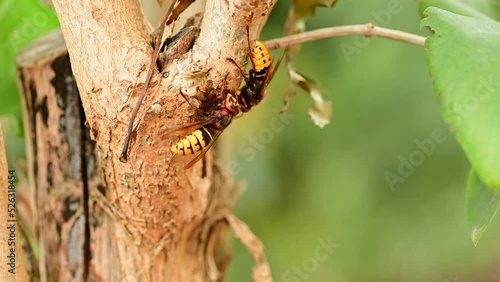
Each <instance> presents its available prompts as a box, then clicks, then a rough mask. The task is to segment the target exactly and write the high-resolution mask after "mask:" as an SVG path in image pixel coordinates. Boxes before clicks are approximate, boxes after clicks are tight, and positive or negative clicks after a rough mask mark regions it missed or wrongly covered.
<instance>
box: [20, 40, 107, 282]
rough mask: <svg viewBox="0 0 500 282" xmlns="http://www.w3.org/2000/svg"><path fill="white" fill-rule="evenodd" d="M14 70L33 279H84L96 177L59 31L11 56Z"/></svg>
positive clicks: (94, 213) (90, 143)
mask: <svg viewBox="0 0 500 282" xmlns="http://www.w3.org/2000/svg"><path fill="white" fill-rule="evenodd" d="M18 74H19V89H20V92H21V98H22V99H21V100H22V105H23V119H24V124H25V137H26V143H27V153H28V154H27V155H28V171H29V176H30V180H31V184H32V185H30V187H31V195H32V197H33V199H32V202H33V203H34V206H35V213H34V215H35V217H34V218H35V223H34V225H35V229H36V236H37V241H38V250H39V257H40V260H39V265H38V269H39V271H40V279H41V280H42V281H84V280H85V279H86V278H87V277H88V275H89V269H90V246H89V232H90V224H89V207H92V202H90V203H89V197H88V191H89V189H90V190H97V189H98V187H99V185H100V180H99V175H98V174H97V170H96V160H95V154H94V147H95V143H94V142H93V141H91V140H90V136H89V131H88V129H87V128H86V127H85V116H84V113H83V108H82V105H81V101H80V96H79V93H78V89H77V87H76V82H75V79H74V76H73V74H72V73H71V68H70V61H69V56H68V52H67V50H66V46H65V44H64V40H63V38H62V34H61V32H55V33H51V34H49V35H46V36H45V37H43V38H40V39H39V40H37V41H36V42H34V43H33V44H32V45H31V46H29V47H27V48H26V49H25V50H24V51H23V52H22V53H21V54H20V55H19V57H18ZM91 214H92V216H93V218H92V219H93V221H97V220H98V218H99V217H100V213H99V211H92V213H91ZM32 279H35V280H36V279H37V277H33V278H32Z"/></svg>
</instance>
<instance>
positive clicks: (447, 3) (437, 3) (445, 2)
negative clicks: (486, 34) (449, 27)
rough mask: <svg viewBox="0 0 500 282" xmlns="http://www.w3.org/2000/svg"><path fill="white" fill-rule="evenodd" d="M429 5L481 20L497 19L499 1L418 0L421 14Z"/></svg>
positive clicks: (499, 15) (498, 16)
mask: <svg viewBox="0 0 500 282" xmlns="http://www.w3.org/2000/svg"><path fill="white" fill-rule="evenodd" d="M430 6H434V7H438V8H441V9H443V10H447V11H449V12H453V13H455V14H459V15H462V16H468V17H473V18H476V19H483V20H499V18H500V2H499V1H496V2H495V1H478V0H420V2H419V10H420V13H421V14H423V12H424V10H425V9H427V8H428V7H430Z"/></svg>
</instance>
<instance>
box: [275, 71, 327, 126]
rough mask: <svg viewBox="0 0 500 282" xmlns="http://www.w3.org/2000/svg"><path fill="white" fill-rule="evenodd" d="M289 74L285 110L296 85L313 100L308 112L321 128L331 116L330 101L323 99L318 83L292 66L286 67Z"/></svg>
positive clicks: (295, 89)
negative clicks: (289, 82)
mask: <svg viewBox="0 0 500 282" xmlns="http://www.w3.org/2000/svg"><path fill="white" fill-rule="evenodd" d="M288 73H289V74H290V80H291V85H290V87H289V88H288V92H287V100H285V110H286V107H287V105H288V99H289V97H290V95H293V94H294V93H295V92H296V91H297V86H298V87H300V88H302V89H303V90H305V91H306V92H307V93H309V95H310V96H311V98H312V99H313V101H314V105H313V106H312V107H311V108H309V111H308V114H309V116H310V117H311V119H312V121H313V122H314V124H315V125H317V126H318V127H320V128H323V127H324V126H325V125H327V124H329V123H330V119H331V117H332V112H333V111H332V102H328V101H325V100H324V99H323V96H322V95H321V90H320V87H319V86H318V84H317V83H316V82H315V81H314V80H312V79H310V78H308V77H305V76H304V75H302V74H300V73H299V72H297V71H296V70H295V69H293V68H288Z"/></svg>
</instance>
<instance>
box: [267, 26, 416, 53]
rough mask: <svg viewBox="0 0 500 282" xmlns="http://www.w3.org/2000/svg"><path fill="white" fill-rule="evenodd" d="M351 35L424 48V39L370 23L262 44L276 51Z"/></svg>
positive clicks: (324, 30) (304, 34) (294, 35)
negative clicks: (394, 41)
mask: <svg viewBox="0 0 500 282" xmlns="http://www.w3.org/2000/svg"><path fill="white" fill-rule="evenodd" d="M353 35H363V36H366V37H375V36H376V37H382V38H387V39H392V40H396V41H401V42H406V43H410V44H414V45H418V46H424V44H425V37H422V36H419V35H416V34H411V33H407V32H404V31H400V30H393V29H387V28H383V27H378V26H375V25H374V24H372V23H368V24H362V25H346V26H335V27H328V28H322V29H317V30H312V31H307V32H304V33H299V34H293V35H289V36H285V37H282V38H278V39H273V40H268V41H265V42H264V44H266V46H267V47H268V48H269V50H276V49H280V48H287V47H290V46H293V45H296V44H300V43H304V42H309V41H315V40H319V39H324V38H330V37H339V36H353Z"/></svg>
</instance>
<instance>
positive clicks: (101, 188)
mask: <svg viewBox="0 0 500 282" xmlns="http://www.w3.org/2000/svg"><path fill="white" fill-rule="evenodd" d="M53 2H54V7H55V9H56V12H57V14H58V17H59V20H60V22H61V29H62V33H63V35H64V40H65V41H66V46H67V52H68V53H69V58H70V59H71V70H72V73H73V74H74V77H75V78H76V82H77V85H78V90H79V95H80V98H81V103H82V106H83V111H79V109H76V108H73V110H72V111H71V113H72V114H75V115H76V113H77V112H78V113H79V119H77V118H76V117H75V120H68V118H67V115H69V114H70V113H69V112H68V111H66V110H65V109H64V108H62V107H61V105H60V103H59V99H60V98H58V97H60V95H61V93H62V92H60V88H58V86H57V85H55V84H54V83H53V81H57V79H56V78H57V77H58V76H59V75H63V76H64V74H60V73H59V70H58V69H57V67H56V64H55V62H58V60H59V59H61V58H66V59H61V60H67V57H65V56H64V55H63V56H62V57H57V58H59V59H56V58H52V60H48V61H47V62H44V63H39V64H37V65H36V66H29V67H28V66H23V67H22V69H21V71H20V73H21V74H22V76H21V77H22V81H23V83H22V85H23V89H24V90H25V93H26V94H25V98H24V106H25V109H24V110H25V121H26V123H25V124H26V126H28V128H27V135H26V136H27V138H28V140H29V142H30V144H31V147H32V149H31V151H30V154H31V155H32V156H33V158H32V159H31V161H30V171H32V175H31V179H32V180H33V181H34V183H36V184H33V185H32V188H33V191H35V193H34V196H35V199H36V203H37V209H38V218H37V219H38V225H37V226H38V236H40V244H41V246H40V247H41V261H40V272H41V276H42V280H43V281H46V280H49V281H52V280H59V281H70V280H72V281H75V280H76V281H79V280H85V279H88V280H91V281H220V280H222V279H223V277H224V274H225V273H224V270H225V269H226V266H227V263H228V260H229V253H228V250H225V240H226V238H225V235H226V233H227V229H228V227H229V224H228V222H229V223H231V224H230V225H231V226H232V227H235V226H240V227H237V228H236V232H237V234H239V237H241V238H253V239H255V240H256V241H254V242H258V240H257V239H256V237H251V236H250V235H248V236H250V237H248V236H244V235H242V234H251V232H250V231H249V230H247V229H244V231H242V230H243V229H242V228H241V225H240V224H237V223H236V222H237V221H236V219H234V217H232V216H230V211H231V210H232V208H233V204H234V201H235V198H236V196H237V189H235V187H234V185H233V183H232V182H231V180H230V179H229V177H228V176H227V175H225V174H224V172H223V171H221V169H220V168H219V166H217V161H216V160H215V158H214V155H213V154H212V152H209V153H208V154H207V155H206V156H205V159H204V160H203V161H200V162H199V163H198V164H196V165H195V166H194V167H193V168H192V169H190V170H187V171H184V170H183V169H179V168H178V167H176V166H173V165H171V164H172V163H171V161H172V154H171V152H170V151H169V148H170V146H171V145H172V141H173V140H171V139H170V138H165V136H164V133H165V132H166V131H167V130H169V129H172V128H174V127H177V126H179V125H182V124H184V123H186V122H189V121H192V115H193V113H192V112H193V111H192V109H190V108H189V106H188V105H187V104H186V103H185V102H184V101H183V99H182V98H181V97H180V96H179V95H177V93H178V92H179V90H180V89H182V91H183V93H186V94H187V95H189V96H192V98H193V99H194V100H196V99H200V98H202V97H203V98H208V97H209V96H211V95H219V93H220V89H221V87H222V86H223V85H224V86H225V87H226V89H228V90H230V91H232V92H233V93H235V92H236V91H237V88H238V86H239V84H240V81H241V77H240V76H239V73H238V70H237V69H236V68H235V67H234V66H233V65H231V63H228V62H227V61H226V58H227V57H231V58H234V59H235V60H236V61H237V62H238V63H243V62H244V61H245V60H246V58H247V53H248V50H247V44H246V31H245V28H246V26H251V27H254V26H257V25H259V24H262V22H261V21H262V20H265V18H266V17H267V15H268V12H269V11H270V9H271V7H272V3H271V2H270V1H265V0H252V1H245V0H238V1H236V0H234V1H222V0H208V1H207V4H206V9H205V13H204V16H203V21H202V23H201V32H200V34H199V37H198V38H197V40H196V42H195V44H194V46H193V48H192V49H191V50H190V52H188V53H186V54H184V55H183V56H181V57H180V58H178V59H177V60H174V61H172V62H171V64H169V65H167V66H166V67H165V69H164V71H163V72H161V73H160V72H159V71H158V70H157V69H155V70H154V73H153V76H152V78H151V83H150V86H149V89H148V93H147V96H146V99H145V100H144V103H143V105H142V108H141V109H140V111H139V114H138V123H137V124H138V125H137V127H136V131H135V132H134V134H133V136H132V142H131V148H130V150H129V159H128V162H127V163H122V162H120V161H119V160H118V158H119V156H120V153H121V148H122V145H123V139H124V136H125V133H126V129H127V125H128V121H129V118H130V114H131V111H132V108H133V106H134V105H135V102H136V100H137V98H138V95H139V93H140V90H141V87H142V86H143V82H144V81H145V75H146V73H147V71H148V70H147V66H148V65H149V60H150V56H151V54H152V47H151V39H150V36H149V34H148V32H147V28H146V26H145V24H144V18H143V15H142V10H141V7H140V6H139V3H138V1H135V0H115V1H87V2H86V1H70V0H56V1H53ZM65 62H67V61H65ZM228 71H229V76H228V80H227V81H223V79H224V77H225V76H226V74H227V73H228ZM64 77H67V76H64ZM49 82H50V83H49ZM71 85H73V86H71V87H74V84H71ZM66 87H68V86H66ZM74 90H75V91H76V88H75V89H74ZM72 93H73V92H72ZM75 93H76V92H75ZM77 96H78V95H77ZM68 97H69V95H67V96H66V99H69V98H68ZM71 97H73V96H71ZM68 104H69V103H67V105H68ZM85 119H86V123H85V124H86V125H87V126H88V128H89V131H88V132H89V133H88V134H89V135H90V137H91V139H92V140H95V143H93V142H92V141H89V139H87V137H88V136H87V135H86V133H85V132H87V131H86V130H85V128H84V127H82V126H81V124H82V123H83V121H84V120H85ZM64 123H65V124H66V125H65V129H66V130H67V131H64V132H62V131H61V126H63V124H64ZM71 130H73V131H71ZM28 131H29V132H28ZM28 133H29V134H28ZM75 136H80V137H78V138H76V139H78V140H79V142H80V143H79V145H78V144H77V143H75V142H76V141H74V140H73V139H72V137H75ZM76 139H75V140H76ZM72 140H73V141H72ZM78 146H80V151H78V149H76V147H78ZM93 146H95V153H91V152H93V150H92V149H94V147H93ZM73 150H76V151H75V152H79V153H78V154H77V155H78V156H80V157H81V159H80V163H78V165H76V166H79V167H80V168H81V169H82V170H81V171H80V173H74V172H73V170H72V169H74V166H72V157H71V152H73ZM94 154H95V155H94ZM90 167H92V169H91V168H90ZM82 171H83V173H82ZM252 236H253V235H252ZM259 244H260V243H259ZM251 251H252V252H254V257H256V258H258V260H259V261H258V266H259V269H263V270H257V272H259V273H260V272H262V273H261V274H262V275H259V274H257V275H256V274H255V272H254V279H255V280H256V281H269V280H270V271H269V268H268V267H267V268H266V266H267V263H266V262H265V258H264V257H263V253H262V248H257V249H255V250H251ZM255 253H258V255H257V256H256V255H255ZM42 254H43V255H42ZM52 254H53V255H52ZM73 257H74V258H80V259H76V260H72V259H71V258H73ZM259 277H262V278H259Z"/></svg>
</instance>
